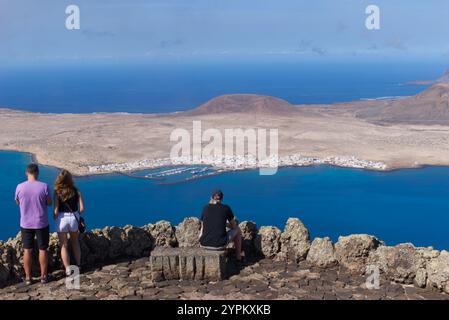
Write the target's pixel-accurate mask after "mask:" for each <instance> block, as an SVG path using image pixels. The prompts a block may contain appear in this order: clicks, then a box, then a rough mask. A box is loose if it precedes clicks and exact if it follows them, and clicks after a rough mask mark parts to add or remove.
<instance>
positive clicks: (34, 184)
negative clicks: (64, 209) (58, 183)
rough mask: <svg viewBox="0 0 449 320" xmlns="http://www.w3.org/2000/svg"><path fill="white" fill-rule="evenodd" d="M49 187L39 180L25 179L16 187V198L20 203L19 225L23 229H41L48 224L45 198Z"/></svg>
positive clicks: (47, 197)
mask: <svg viewBox="0 0 449 320" xmlns="http://www.w3.org/2000/svg"><path fill="white" fill-rule="evenodd" d="M48 199H51V195H50V189H49V188H48V185H47V184H46V183H43V182H40V181H25V182H23V183H21V184H19V185H18V186H17V188H16V200H17V201H19V205H20V226H21V227H22V228H25V229H41V228H45V227H47V226H48V210H47V200H48Z"/></svg>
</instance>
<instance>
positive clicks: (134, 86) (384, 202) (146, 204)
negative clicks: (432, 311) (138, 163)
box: [0, 59, 449, 249]
mask: <svg viewBox="0 0 449 320" xmlns="http://www.w3.org/2000/svg"><path fill="white" fill-rule="evenodd" d="M446 68H447V65H445V63H444V62H438V63H436V62H432V63H430V62H429V63H425V62H420V63H416V62H412V61H410V62H407V61H402V62H397V61H396V62H394V63H393V62H391V61H386V62H382V61H376V62H373V63H371V64H370V63H366V62H365V63H362V62H359V61H357V60H356V59H355V61H343V62H340V63H318V62H316V61H311V62H307V63H302V62H301V63H300V62H295V61H289V62H282V63H280V62H275V63H274V62H273V63H261V62H259V61H254V62H251V63H248V62H245V63H243V62H239V61H237V62H235V63H231V62H226V63H221V64H220V63H218V64H217V63H212V62H207V61H206V62H204V63H199V62H196V63H190V64H189V63H181V62H179V63H172V64H164V63H160V64H154V65H140V64H137V63H136V64H128V65H123V64H116V65H114V64H109V65H106V64H101V65H100V64H91V65H89V64H87V65H83V66H74V65H68V66H63V65H55V66H48V65H47V66H44V65H43V66H39V67H14V68H12V67H5V66H4V67H0V106H7V107H11V108H17V109H22V110H30V111H38V112H54V113H75V112H83V113H90V112H138V113H160V112H174V111H180V110H186V109H190V108H192V107H195V106H198V105H200V104H201V103H204V102H206V101H207V100H208V99H210V98H213V97H215V96H218V95H221V94H226V93H257V94H266V95H273V96H277V97H281V98H283V99H286V100H288V101H289V102H291V103H294V104H303V103H312V104H319V103H331V102H342V101H351V100H359V99H375V98H382V97H392V96H408V95H413V94H416V93H418V92H419V91H421V90H423V89H424V88H425V86H410V85H403V83H404V82H407V81H413V80H422V79H424V80H426V79H435V78H437V77H438V76H440V75H441V73H442V72H443V71H444V70H445V69H446ZM30 160H31V155H29V154H24V153H15V152H0V208H1V213H2V215H1V216H0V239H7V238H8V237H12V236H14V235H15V234H16V233H17V232H18V229H19V225H18V224H19V210H18V208H17V206H16V205H15V202H14V191H15V187H16V185H17V184H18V183H19V182H21V181H22V180H24V168H25V166H26V164H27V163H28V162H29V161H30ZM41 172H42V173H41V180H43V181H45V182H47V183H49V184H50V185H52V184H53V182H54V180H55V177H56V175H57V172H58V170H57V169H56V168H51V167H44V166H43V167H42V168H41ZM448 178H449V167H426V168H421V169H413V170H411V169H410V170H409V169H407V170H397V171H392V172H385V173H380V172H372V171H365V170H356V169H343V168H335V167H329V166H315V167H304V168H283V169H280V170H279V171H278V173H277V174H276V175H274V176H260V175H259V174H258V171H242V172H232V173H225V174H221V175H217V176H211V177H208V178H205V179H198V180H192V181H187V182H181V183H175V184H164V183H160V181H156V180H146V179H139V178H133V177H128V176H124V175H117V174H109V175H102V176H95V177H82V178H77V181H76V182H77V184H78V186H79V188H80V189H81V190H82V192H83V194H84V196H85V198H86V206H87V210H86V220H87V222H88V227H89V228H97V227H98V228H101V227H103V226H107V225H120V226H123V225H126V224H133V225H144V224H146V223H150V222H155V221H158V220H161V219H165V220H169V221H172V222H173V223H178V222H180V221H181V220H182V219H183V218H184V217H187V216H199V215H200V212H201V208H202V206H203V205H204V204H205V203H207V201H208V198H209V193H210V191H211V189H214V188H221V189H222V190H223V191H224V194H225V202H226V203H228V204H229V205H231V206H232V208H233V210H234V212H235V214H236V215H237V217H238V219H239V220H241V221H242V220H253V221H256V222H257V223H258V225H259V226H261V225H276V226H278V227H279V228H281V229H282V228H283V226H284V224H285V221H286V220H287V218H288V217H298V218H300V219H301V220H303V222H304V223H305V224H306V225H307V227H308V228H309V230H310V231H311V235H312V237H315V236H330V237H331V238H332V239H333V240H337V238H338V236H339V235H345V234H350V233H369V234H373V235H375V236H377V237H379V238H380V239H382V240H384V241H386V242H387V244H396V243H400V242H413V243H414V244H415V245H419V246H430V245H432V246H434V247H436V248H438V249H443V248H446V249H447V248H449V238H447V237H446V234H447V230H446V229H447V227H448V226H449V216H448V214H447V213H448V212H449V179H448ZM49 213H50V211H49Z"/></svg>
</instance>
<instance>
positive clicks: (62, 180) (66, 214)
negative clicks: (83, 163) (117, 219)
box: [53, 170, 84, 275]
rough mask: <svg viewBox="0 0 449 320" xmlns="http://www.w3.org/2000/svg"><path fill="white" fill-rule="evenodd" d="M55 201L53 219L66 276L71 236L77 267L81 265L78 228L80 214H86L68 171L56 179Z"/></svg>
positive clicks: (81, 198)
mask: <svg viewBox="0 0 449 320" xmlns="http://www.w3.org/2000/svg"><path fill="white" fill-rule="evenodd" d="M54 200H55V205H54V212H53V218H54V219H55V225H56V232H57V233H58V238H59V243H60V245H61V258H62V262H63V263H64V267H65V269H66V274H67V275H70V274H69V273H70V271H69V267H70V254H69V248H68V241H69V236H70V243H71V245H72V249H73V255H74V256H75V260H76V265H77V266H78V267H80V265H81V248H80V244H79V230H78V227H79V220H80V214H81V213H83V212H84V201H83V197H82V195H81V192H80V191H79V190H78V188H76V186H75V183H74V182H73V177H72V174H71V173H70V172H69V171H67V170H61V172H60V173H59V175H58V177H57V178H56V182H55V194H54Z"/></svg>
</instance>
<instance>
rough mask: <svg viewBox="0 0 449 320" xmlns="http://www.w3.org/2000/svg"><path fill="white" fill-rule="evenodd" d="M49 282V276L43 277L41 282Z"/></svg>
mask: <svg viewBox="0 0 449 320" xmlns="http://www.w3.org/2000/svg"><path fill="white" fill-rule="evenodd" d="M47 283H48V276H46V277H45V278H41V284H47Z"/></svg>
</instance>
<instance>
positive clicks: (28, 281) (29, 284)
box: [25, 278, 33, 286]
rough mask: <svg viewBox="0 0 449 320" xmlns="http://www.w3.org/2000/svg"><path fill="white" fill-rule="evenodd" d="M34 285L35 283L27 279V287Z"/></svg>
mask: <svg viewBox="0 0 449 320" xmlns="http://www.w3.org/2000/svg"><path fill="white" fill-rule="evenodd" d="M32 283H33V281H31V279H26V278H25V284H26V285H27V286H31V284H32Z"/></svg>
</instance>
